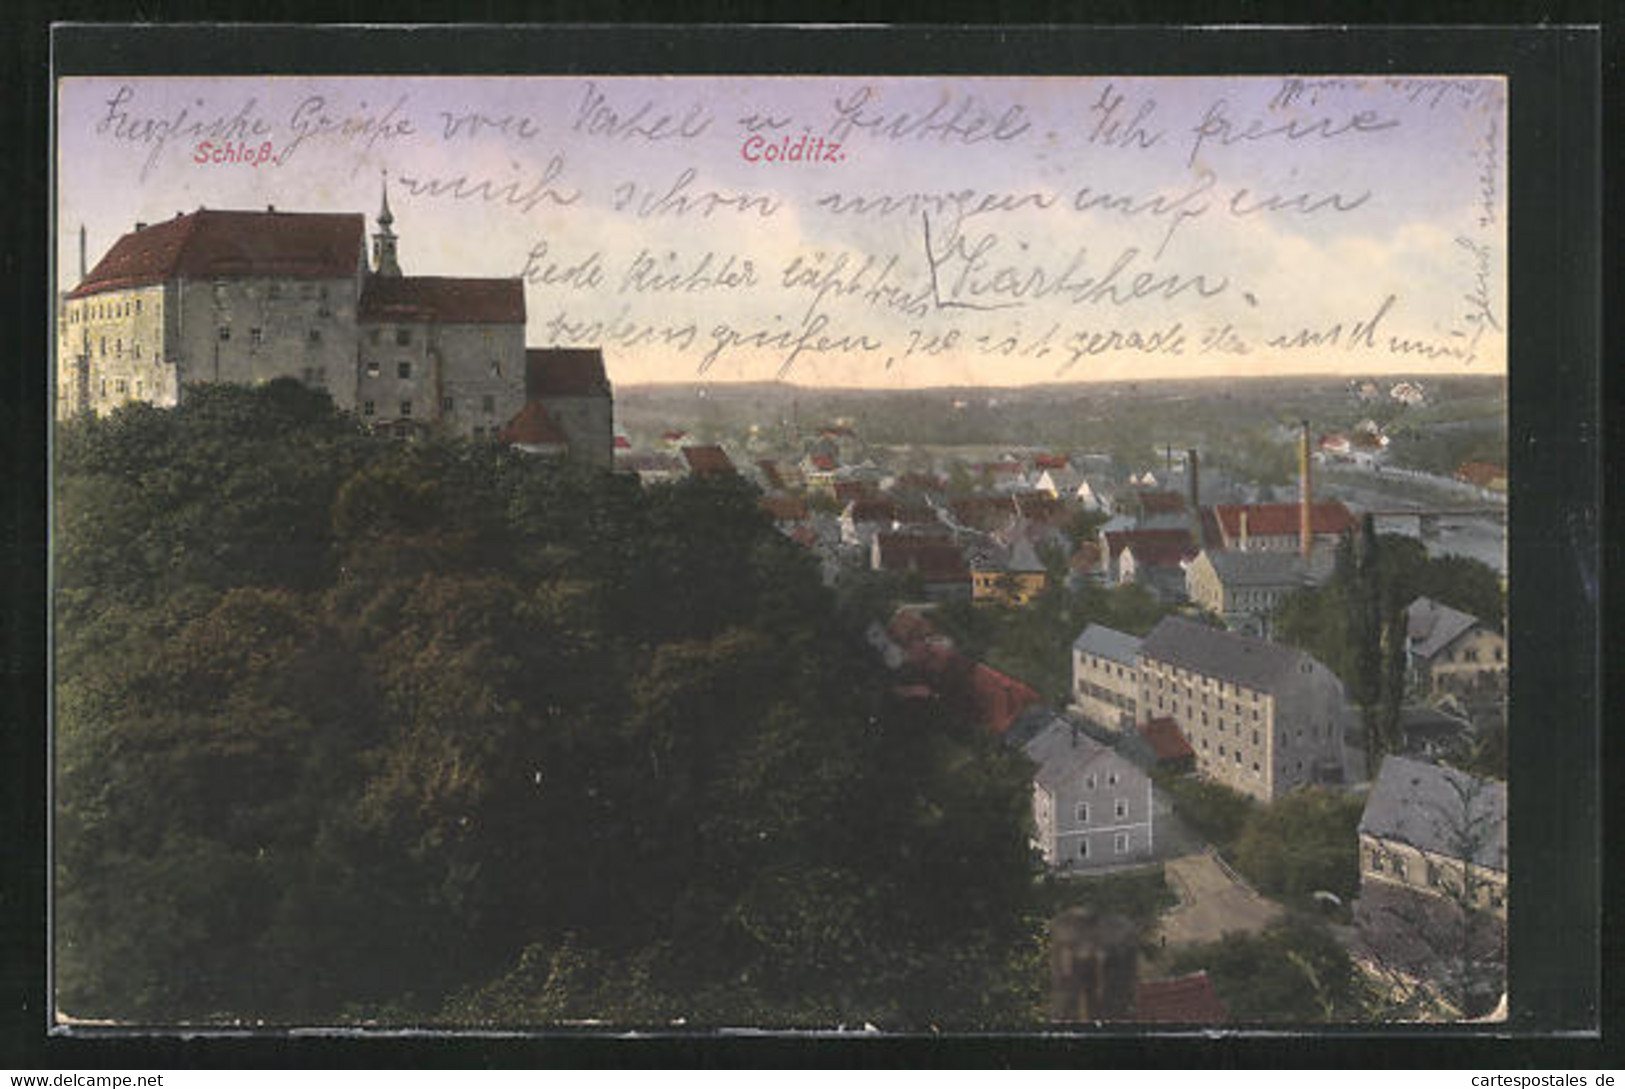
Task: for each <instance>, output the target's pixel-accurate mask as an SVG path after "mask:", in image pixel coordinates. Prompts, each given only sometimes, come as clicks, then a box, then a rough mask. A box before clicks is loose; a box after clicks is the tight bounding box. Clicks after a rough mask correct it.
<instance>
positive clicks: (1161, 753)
mask: <svg viewBox="0 0 1625 1089" xmlns="http://www.w3.org/2000/svg"><path fill="white" fill-rule="evenodd" d="M1139 729H1140V733H1141V734H1142V735H1144V737H1145V740H1146V741H1147V743H1149V744H1150V746H1151V749H1152V751H1153V752H1155V753H1156V754H1157V759H1158V760H1184V759H1187V758H1189V757H1194V756H1195V755H1196V750H1195V749H1192V748H1191V743H1190V742H1189V741H1186V740H1185V735H1184V734H1182V733H1180V732H1179V723H1177V722H1175V721H1174V720H1173V719H1171V718H1154V719H1152V720H1151V721H1149V722H1142V723H1140V727H1139Z"/></svg>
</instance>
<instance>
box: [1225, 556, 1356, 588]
mask: <svg viewBox="0 0 1625 1089" xmlns="http://www.w3.org/2000/svg"><path fill="white" fill-rule="evenodd" d="M1204 555H1206V556H1207V558H1208V562H1209V563H1211V564H1212V565H1213V570H1214V573H1216V574H1217V575H1218V576H1219V580H1220V581H1221V582H1223V583H1224V584H1225V585H1226V586H1236V587H1241V586H1265V587H1270V586H1302V585H1304V584H1305V583H1316V582H1321V581H1324V580H1325V578H1326V577H1327V576H1328V575H1330V574H1331V569H1332V567H1333V566H1335V564H1336V560H1337V557H1336V554H1335V553H1333V552H1331V551H1330V550H1328V549H1321V550H1319V551H1317V552H1315V553H1313V554H1312V555H1311V556H1310V559H1309V566H1308V568H1307V569H1306V568H1305V567H1304V563H1303V559H1302V558H1301V557H1300V556H1299V555H1298V553H1297V552H1295V551H1294V552H1277V551H1264V550H1257V551H1249V552H1242V551H1240V550H1238V549H1231V548H1220V549H1209V550H1208V551H1207V552H1205V553H1204Z"/></svg>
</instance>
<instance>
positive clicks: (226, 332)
mask: <svg viewBox="0 0 1625 1089" xmlns="http://www.w3.org/2000/svg"><path fill="white" fill-rule="evenodd" d="M220 339H221V340H223V341H225V340H230V339H231V326H229V325H222V326H221V327H220Z"/></svg>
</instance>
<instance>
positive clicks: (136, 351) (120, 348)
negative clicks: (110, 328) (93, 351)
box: [99, 337, 141, 359]
mask: <svg viewBox="0 0 1625 1089" xmlns="http://www.w3.org/2000/svg"><path fill="white" fill-rule="evenodd" d="M99 347H100V350H101V354H102V356H103V357H104V358H105V357H106V355H107V338H106V337H102V338H101V342H100V345H99ZM113 354H114V355H123V354H124V338H123V337H114V338H113ZM130 355H131V356H132V357H134V358H136V359H140V358H141V342H140V341H138V340H136V341H131V342H130Z"/></svg>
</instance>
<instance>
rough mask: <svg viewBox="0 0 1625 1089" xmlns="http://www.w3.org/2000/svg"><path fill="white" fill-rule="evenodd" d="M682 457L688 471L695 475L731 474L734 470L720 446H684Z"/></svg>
mask: <svg viewBox="0 0 1625 1089" xmlns="http://www.w3.org/2000/svg"><path fill="white" fill-rule="evenodd" d="M683 459H684V460H685V461H687V462H688V471H689V472H691V473H693V474H694V475H695V476H701V477H704V476H733V475H735V472H736V470H735V469H734V463H733V462H732V461H730V460H729V458H728V454H727V452H726V451H724V450H723V449H722V447H720V446H685V447H683Z"/></svg>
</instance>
